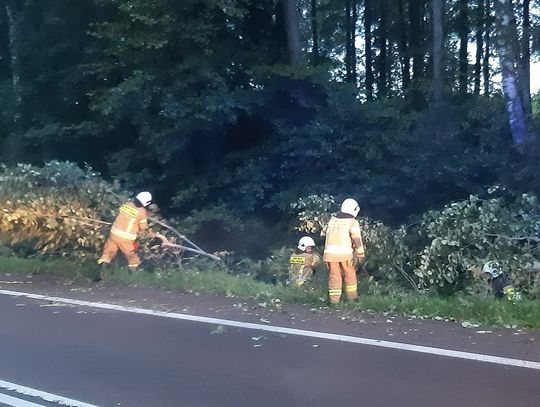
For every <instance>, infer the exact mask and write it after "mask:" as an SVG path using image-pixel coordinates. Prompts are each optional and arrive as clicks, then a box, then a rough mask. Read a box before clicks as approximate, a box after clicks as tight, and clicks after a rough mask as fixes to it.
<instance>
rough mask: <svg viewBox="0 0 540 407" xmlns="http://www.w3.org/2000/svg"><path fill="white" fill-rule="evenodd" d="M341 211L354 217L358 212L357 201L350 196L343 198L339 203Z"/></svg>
mask: <svg viewBox="0 0 540 407" xmlns="http://www.w3.org/2000/svg"><path fill="white" fill-rule="evenodd" d="M341 212H343V213H347V214H349V215H352V216H354V217H356V216H357V215H358V212H360V207H359V206H358V202H356V201H355V200H354V199H351V198H348V199H345V200H344V201H343V203H342V204H341Z"/></svg>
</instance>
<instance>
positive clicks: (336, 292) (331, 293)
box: [328, 288, 341, 295]
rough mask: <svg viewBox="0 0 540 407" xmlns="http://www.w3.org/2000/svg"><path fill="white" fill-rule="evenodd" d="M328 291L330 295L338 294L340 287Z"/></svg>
mask: <svg viewBox="0 0 540 407" xmlns="http://www.w3.org/2000/svg"><path fill="white" fill-rule="evenodd" d="M328 292H329V293H330V295H338V294H341V288H338V289H334V290H328Z"/></svg>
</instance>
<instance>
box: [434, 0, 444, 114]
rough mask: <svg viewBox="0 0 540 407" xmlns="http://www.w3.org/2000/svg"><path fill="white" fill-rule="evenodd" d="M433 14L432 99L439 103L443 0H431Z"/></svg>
mask: <svg viewBox="0 0 540 407" xmlns="http://www.w3.org/2000/svg"><path fill="white" fill-rule="evenodd" d="M431 6H432V16H433V20H432V21H433V99H434V102H435V104H440V102H441V99H442V97H443V55H442V54H443V42H444V40H443V7H444V5H443V0H432V3H431Z"/></svg>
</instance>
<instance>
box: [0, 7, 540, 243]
mask: <svg viewBox="0 0 540 407" xmlns="http://www.w3.org/2000/svg"><path fill="white" fill-rule="evenodd" d="M538 3H540V2H538V1H536V0H533V1H530V0H519V1H516V0H514V1H512V0H495V1H494V0H474V1H466V0H431V1H428V0H378V1H375V0H205V1H202V0H181V1H178V0H77V1H73V0H3V1H2V4H3V6H2V7H1V8H0V55H1V59H0V142H1V143H2V148H1V149H0V156H1V160H2V162H4V163H5V164H8V165H10V164H14V163H18V162H25V163H31V164H37V165H40V164H42V163H44V162H47V161H50V160H67V161H73V162H76V163H78V164H79V165H80V166H85V165H89V166H91V167H92V168H94V169H95V170H97V171H99V172H101V173H102V174H103V175H104V176H105V177H106V178H107V179H109V180H111V181H112V180H114V181H116V182H118V183H120V184H121V185H122V186H123V187H124V188H126V189H130V190H134V191H135V190H140V189H141V188H144V189H148V190H151V191H152V192H154V194H155V196H156V201H157V202H158V204H159V205H160V207H161V211H162V213H163V214H165V215H166V216H169V217H176V218H178V219H179V221H180V222H183V224H184V226H185V229H186V231H189V232H190V233H193V234H194V235H195V236H196V237H198V238H200V239H202V240H201V241H202V242H203V243H205V244H207V245H208V246H210V247H212V246H214V247H216V248H222V247H223V246H229V247H231V248H233V249H234V248H237V247H241V246H243V245H244V246H246V245H248V246H250V247H249V248H250V249H251V250H260V249H261V248H263V247H267V246H277V245H279V244H281V243H283V242H284V241H285V240H286V238H287V236H286V235H285V231H287V230H290V227H289V226H290V222H291V220H292V219H294V217H295V215H296V214H295V213H294V210H293V209H292V207H291V205H292V204H294V203H295V202H297V201H298V199H300V198H302V197H307V196H310V195H322V194H329V195H332V196H334V197H335V198H336V200H337V201H339V200H340V199H342V198H344V197H348V196H351V197H354V198H356V199H358V201H359V202H360V204H361V206H362V213H363V215H366V216H369V217H372V218H375V219H378V220H381V221H384V222H386V223H388V224H394V225H397V224H400V223H405V222H412V221H414V219H415V218H417V217H419V216H420V215H421V214H423V213H424V212H425V211H427V210H429V209H437V208H440V207H442V206H443V205H444V204H447V203H449V202H452V201H455V200H462V199H468V197H469V196H470V195H471V194H478V195H482V194H483V193H485V191H486V190H487V188H489V187H492V186H494V185H499V186H504V187H506V190H508V191H510V192H511V193H513V194H516V195H518V194H521V193H523V192H532V193H537V192H538V191H539V190H540V182H539V180H538V175H537V174H538V171H539V170H540V168H539V165H538V162H539V160H538V147H537V144H538V143H537V136H536V132H537V130H538V126H537V123H536V122H535V120H536V118H535V107H536V104H537V101H536V100H535V98H534V96H533V97H531V90H530V69H531V68H530V67H531V61H532V60H534V58H535V56H536V55H538V52H539V51H540V32H539V30H538V26H539V22H540V14H539V13H538V11H539V7H540V4H538ZM224 241H226V244H225V243H223V242H224Z"/></svg>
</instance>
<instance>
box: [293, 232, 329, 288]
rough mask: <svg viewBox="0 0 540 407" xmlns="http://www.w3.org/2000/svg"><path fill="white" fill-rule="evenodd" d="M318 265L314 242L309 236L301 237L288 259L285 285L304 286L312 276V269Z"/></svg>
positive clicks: (319, 260) (318, 260)
mask: <svg viewBox="0 0 540 407" xmlns="http://www.w3.org/2000/svg"><path fill="white" fill-rule="evenodd" d="M320 264H321V258H320V257H319V256H318V255H317V253H315V241H314V240H313V239H312V238H311V237H309V236H304V237H302V238H301V239H300V241H299V242H298V246H297V249H296V251H295V252H294V253H293V254H292V255H291V257H290V258H289V278H288V280H287V283H288V284H290V285H293V286H297V287H299V286H302V285H304V283H305V282H306V281H309V280H310V279H311V276H313V268H314V267H317V266H319V265H320Z"/></svg>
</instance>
